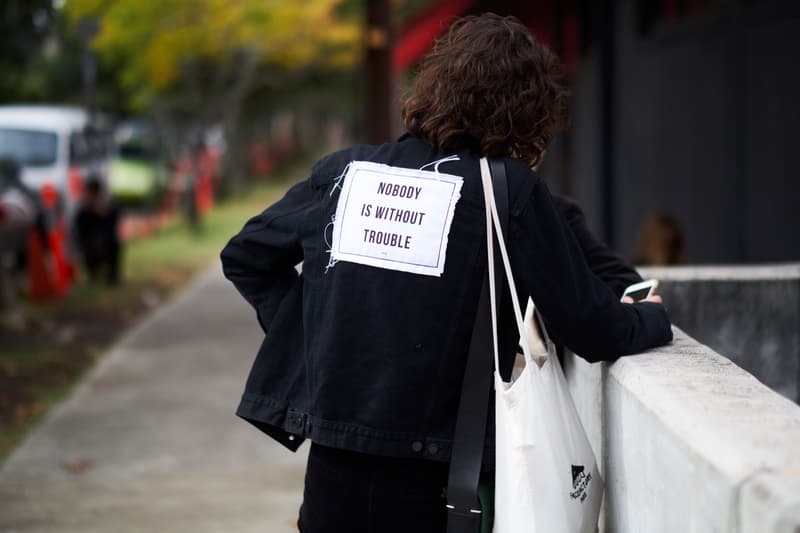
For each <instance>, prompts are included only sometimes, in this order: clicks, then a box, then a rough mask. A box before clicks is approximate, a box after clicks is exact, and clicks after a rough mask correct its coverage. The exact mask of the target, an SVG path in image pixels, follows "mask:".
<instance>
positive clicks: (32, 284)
mask: <svg viewBox="0 0 800 533" xmlns="http://www.w3.org/2000/svg"><path fill="white" fill-rule="evenodd" d="M48 259H49V258H48V257H47V254H46V253H45V250H44V246H43V243H42V236H41V235H40V234H39V231H38V230H37V229H32V230H31V231H30V232H29V233H28V295H29V296H30V297H31V298H33V299H35V300H44V299H48V298H52V297H54V296H55V295H56V288H55V284H54V282H53V274H52V268H51V265H50V261H49V260H48Z"/></svg>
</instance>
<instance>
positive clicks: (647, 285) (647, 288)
mask: <svg viewBox="0 0 800 533" xmlns="http://www.w3.org/2000/svg"><path fill="white" fill-rule="evenodd" d="M657 288H658V280H657V279H647V280H645V281H642V282H640V283H634V284H633V285H631V286H630V287H628V288H627V289H625V293H624V294H623V295H622V299H624V298H625V297H626V296H630V297H631V298H633V301H634V302H638V301H641V300H644V299H645V298H650V297H651V296H652V295H653V294H655V292H656V289H657Z"/></svg>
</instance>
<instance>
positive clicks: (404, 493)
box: [298, 444, 448, 533]
mask: <svg viewBox="0 0 800 533" xmlns="http://www.w3.org/2000/svg"><path fill="white" fill-rule="evenodd" d="M447 471H448V464H447V463H441V462H435V461H426V460H424V459H398V458H392V457H378V456H373V455H365V454H361V453H356V452H350V451H346V450H338V449H334V448H327V447H324V446H320V445H318V444H312V445H311V450H310V452H309V455H308V467H307V469H306V481H305V490H304V492H303V505H302V506H301V507H300V520H299V523H298V525H299V528H300V531H301V532H302V533H339V532H342V533H443V532H444V531H445V529H446V526H447V509H446V508H445V503H446V498H445V488H446V487H447Z"/></svg>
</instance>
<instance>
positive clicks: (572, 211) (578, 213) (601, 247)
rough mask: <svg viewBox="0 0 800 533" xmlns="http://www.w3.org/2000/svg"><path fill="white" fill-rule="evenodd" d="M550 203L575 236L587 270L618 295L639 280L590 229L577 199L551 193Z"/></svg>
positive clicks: (637, 275)
mask: <svg viewBox="0 0 800 533" xmlns="http://www.w3.org/2000/svg"><path fill="white" fill-rule="evenodd" d="M553 203H554V204H555V206H556V209H558V211H559V213H561V215H562V216H563V217H564V220H565V221H566V223H567V225H568V226H569V229H570V230H572V233H573V234H574V235H575V239H576V240H577V241H578V246H580V248H581V251H582V252H583V257H584V258H585V259H586V263H587V264H588V265H589V269H590V270H591V271H592V272H594V274H595V275H596V276H597V277H598V278H600V279H601V280H602V281H603V283H605V284H606V285H608V286H609V287H611V290H612V291H614V294H615V295H616V296H617V298H621V297H622V294H623V293H624V292H625V289H626V288H627V287H628V286H629V285H633V284H634V283H639V282H640V281H642V277H641V276H640V275H639V273H638V272H637V271H636V269H635V268H634V267H633V265H631V264H630V263H629V262H627V261H626V260H625V259H623V258H622V256H620V255H619V254H617V253H616V252H614V251H613V250H611V249H610V248H609V247H608V246H607V245H606V244H605V243H604V242H602V241H600V240H598V239H597V238H596V237H595V236H594V235H593V234H592V232H591V231H589V226H588V225H587V224H586V216H585V215H584V214H583V210H582V209H581V208H580V206H579V205H578V204H577V202H575V201H574V200H572V199H571V198H568V197H566V196H560V195H558V194H553Z"/></svg>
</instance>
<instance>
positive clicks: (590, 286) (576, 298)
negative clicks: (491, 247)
mask: <svg viewBox="0 0 800 533" xmlns="http://www.w3.org/2000/svg"><path fill="white" fill-rule="evenodd" d="M532 179H537V182H536V184H535V185H534V186H533V188H532V192H531V194H530V197H529V198H528V200H527V205H525V206H524V208H523V210H522V211H521V212H520V213H519V215H518V216H516V217H514V218H513V219H512V228H511V231H512V239H513V242H514V243H515V244H516V246H512V249H511V250H510V252H511V255H512V257H514V259H512V263H515V267H514V271H515V272H520V273H521V274H522V276H520V277H521V279H522V283H523V287H522V289H523V290H525V291H527V292H528V294H530V295H531V297H532V298H533V301H534V302H535V303H536V305H537V307H538V308H539V310H540V312H541V314H542V316H543V317H544V319H545V322H546V324H547V326H548V329H549V330H550V333H551V335H552V336H553V337H554V338H555V339H557V340H558V341H559V342H560V343H563V344H564V345H566V346H567V347H569V348H570V349H571V350H572V351H574V352H575V353H577V354H579V355H580V356H581V357H583V358H584V359H586V360H588V361H590V362H594V361H600V360H613V359H615V358H617V357H619V356H621V355H626V354H631V353H636V352H640V351H642V350H645V349H647V348H651V347H654V346H658V345H661V344H665V343H667V342H669V341H670V340H672V330H671V327H670V322H669V318H668V317H667V313H666V310H665V309H664V306H663V305H661V304H658V303H653V302H641V303H636V304H623V303H620V301H619V297H618V296H617V295H616V294H614V292H613V291H612V290H611V289H610V288H609V287H608V286H607V285H606V284H605V283H603V282H602V281H601V280H600V278H598V277H597V276H596V275H595V274H593V273H592V271H591V269H590V268H589V265H588V264H587V262H586V259H585V258H584V253H583V250H582V249H581V247H580V245H579V243H578V241H577V239H576V237H575V235H574V234H573V232H572V231H571V230H570V229H569V227H567V225H566V224H565V222H564V221H563V219H562V217H561V215H560V214H559V212H558V210H557V208H556V206H555V204H554V203H553V199H552V197H551V195H550V192H549V190H548V189H547V186H546V185H545V184H544V182H543V181H542V180H541V179H538V178H535V177H533V176H532ZM514 232H516V235H515V234H514Z"/></svg>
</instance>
